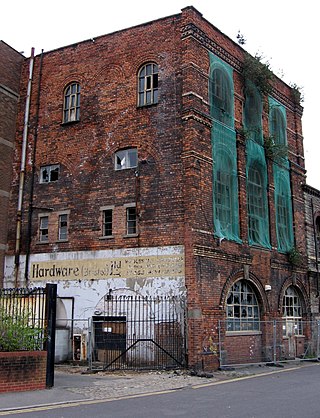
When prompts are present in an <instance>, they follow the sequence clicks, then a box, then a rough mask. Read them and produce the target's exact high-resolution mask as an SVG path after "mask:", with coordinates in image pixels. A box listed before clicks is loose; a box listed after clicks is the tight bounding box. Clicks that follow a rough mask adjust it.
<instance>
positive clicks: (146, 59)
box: [134, 53, 159, 77]
mask: <svg viewBox="0 0 320 418" xmlns="http://www.w3.org/2000/svg"><path fill="white" fill-rule="evenodd" d="M150 62H152V63H153V64H157V65H159V55H157V54H150V53H149V54H144V55H142V56H140V57H139V59H138V60H136V62H135V64H134V67H135V74H136V77H138V74H139V71H140V68H141V67H142V66H143V65H145V64H149V63H150Z"/></svg>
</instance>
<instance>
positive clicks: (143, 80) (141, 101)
mask: <svg viewBox="0 0 320 418" xmlns="http://www.w3.org/2000/svg"><path fill="white" fill-rule="evenodd" d="M158 71H159V70H158V65H157V64H154V63H148V64H146V65H144V66H143V67H142V68H141V69H140V71H139V76H138V105H139V106H147V105H151V104H155V103H158V84H159V83H158Z"/></svg>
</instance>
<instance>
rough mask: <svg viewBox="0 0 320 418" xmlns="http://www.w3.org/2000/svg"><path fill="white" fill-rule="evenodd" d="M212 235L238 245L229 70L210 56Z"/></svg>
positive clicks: (235, 161) (231, 92) (235, 155)
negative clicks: (212, 163) (213, 231)
mask: <svg viewBox="0 0 320 418" xmlns="http://www.w3.org/2000/svg"><path fill="white" fill-rule="evenodd" d="M209 56H210V89H209V91H210V95H209V96H210V109H211V116H212V118H213V126H212V129H211V141H212V157H213V161H214V166H213V208H214V229H215V235H216V236H217V237H219V238H220V239H222V238H226V239H230V240H234V241H237V242H240V241H241V240H240V238H239V206H238V179H237V149H236V132H235V130H234V117H233V74H232V68H231V67H229V66H228V65H227V64H226V63H224V62H223V61H221V60H220V59H219V58H218V57H216V56H215V55H213V54H212V53H210V52H209Z"/></svg>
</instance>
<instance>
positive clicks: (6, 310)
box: [0, 287, 46, 351]
mask: <svg viewBox="0 0 320 418" xmlns="http://www.w3.org/2000/svg"><path fill="white" fill-rule="evenodd" d="M45 339H46V289H45V288H40V287H39V288H33V289H28V288H15V289H0V351H18V350H19V351H20V350H27V351H33V350H42V349H43V348H44V344H45Z"/></svg>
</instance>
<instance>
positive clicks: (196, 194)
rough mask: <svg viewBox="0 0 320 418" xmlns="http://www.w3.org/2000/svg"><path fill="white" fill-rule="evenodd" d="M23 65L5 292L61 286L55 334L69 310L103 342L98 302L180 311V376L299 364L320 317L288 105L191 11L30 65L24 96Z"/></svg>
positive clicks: (297, 115) (294, 121)
mask: <svg viewBox="0 0 320 418" xmlns="http://www.w3.org/2000/svg"><path fill="white" fill-rule="evenodd" d="M33 61H34V63H33V73H32V89H31V90H32V94H31V101H30V116H29V124H28V126H29V133H28V135H27V139H26V143H25V144H23V143H22V137H23V135H22V133H23V129H24V107H23V101H21V108H20V109H19V115H18V128H17V135H16V144H17V148H16V160H15V165H14V177H13V185H12V199H11V206H10V216H11V219H12V222H11V224H10V225H11V229H10V234H9V251H8V253H7V258H6V270H5V276H6V279H5V280H6V285H7V286H24V285H29V286H35V285H40V284H43V283H45V282H47V281H53V282H56V283H58V294H59V297H60V305H59V313H58V316H59V318H60V319H59V320H60V322H61V328H63V327H64V326H65V327H66V329H65V330H64V331H66V332H67V333H68V332H70V330H69V329H68V330H67V326H66V322H64V319H65V318H71V311H74V317H75V318H77V319H83V320H84V321H85V320H87V319H88V318H93V317H97V316H99V315H102V317H103V319H104V320H105V321H106V325H105V332H110V329H111V328H112V327H110V321H111V318H112V321H115V320H116V319H115V317H116V315H115V313H114V312H113V311H109V312H107V311H106V308H105V303H106V301H107V300H109V299H110V297H111V296H114V297H115V296H123V295H125V296H127V297H131V296H133V297H135V296H137V295H139V296H158V297H163V296H168V295H170V296H176V297H179V298H183V297H185V296H187V332H186V335H187V352H188V365H189V366H190V367H195V368H207V369H210V368H214V367H216V366H217V364H218V359H219V360H220V363H223V364H231V363H235V362H248V361H265V360H268V361H270V360H273V359H275V358H276V357H275V356H276V355H279V356H281V358H293V357H296V356H300V355H303V353H305V350H306V347H307V346H309V345H310V341H311V334H310V326H309V321H310V319H312V315H313V314H316V313H317V312H318V303H317V299H316V291H317V287H316V282H315V280H311V281H309V280H308V274H307V272H308V266H307V256H306V236H305V229H304V219H305V218H304V198H303V186H304V184H305V169H304V157H303V137H302V128H301V117H302V107H301V106H300V104H299V100H297V95H296V93H297V91H296V90H295V89H293V88H291V87H289V86H288V85H286V84H285V83H284V82H282V81H281V80H280V79H278V78H276V77H275V76H272V74H271V73H270V71H269V70H268V67H267V66H263V65H261V63H260V62H259V60H257V59H253V57H251V56H250V55H249V54H247V53H246V52H245V51H244V50H243V48H242V47H241V46H240V45H238V44H236V43H234V42H233V41H232V40H231V39H229V38H228V37H227V36H226V35H224V34H223V33H221V32H220V31H219V30H218V29H217V28H216V27H214V26H213V25H212V24H211V23H210V22H208V21H207V20H205V19H204V18H203V17H202V15H201V14H200V13H199V12H198V11H197V10H195V9H194V8H193V7H187V8H185V9H183V10H182V11H181V13H179V14H177V15H174V16H169V17H166V18H163V19H159V20H156V21H152V22H149V23H146V24H143V25H139V26H136V27H132V28H129V29H124V30H122V31H118V32H115V33H112V34H109V35H105V36H100V37H97V38H95V39H91V40H87V41H83V42H80V43H77V44H74V45H70V46H66V47H64V48H60V49H57V50H54V51H51V52H47V53H44V54H41V56H36V57H34V59H33V58H32V57H31V59H30V60H28V61H27V62H26V63H25V64H24V66H23V72H22V74H23V80H24V82H23V84H22V87H21V95H22V97H25V96H26V91H27V88H28V85H27V81H28V73H29V71H30V63H32V62H33ZM260 70H262V73H263V74H264V75H265V77H264V79H261V77H260V78H259V76H258V77H257V74H261V71H260ZM80 99H81V100H80ZM24 148H25V149H26V167H25V173H26V175H25V181H24V183H23V184H24V186H23V188H22V187H21V176H20V174H19V171H20V167H21V150H23V149H24ZM19 184H20V187H19ZM21 189H22V192H21ZM19 190H20V193H21V195H20V197H21V198H23V207H22V213H21V215H22V216H21V220H20V219H18V222H17V224H18V226H17V225H16V224H15V222H14V220H15V219H16V207H17V200H18V196H19ZM20 226H21V228H20ZM20 230H21V234H20V232H19V231H20ZM17 231H18V232H17ZM15 249H16V250H15ZM70 300H71V301H72V303H69V302H70ZM119 315H120V313H119ZM128 315H129V313H128V311H125V309H124V310H123V311H122V313H121V315H120V316H121V317H122V318H124V319H123V321H124V322H125V321H126V317H127V316H128ZM275 320H277V321H279V322H277V324H278V325H277V330H278V331H279V332H277V334H276V347H275V346H274V342H275V338H273V336H272V330H274V324H275V323H274V322H273V321H275ZM108 321H109V322H108ZM63 324H64V325H63ZM83 328H84V327H83ZM74 329H75V328H73V330H72V332H74ZM77 330H78V331H77V332H79V335H80V334H81V333H82V334H85V332H84V331H83V329H81V326H80V325H79V327H78V328H77ZM108 330H109V331H108ZM64 331H63V332H64ZM61 332H62V330H61ZM123 332H124V331H122V333H123ZM63 335H65V334H63ZM68 335H69V334H68ZM81 338H82V337H81ZM85 338H86V337H84V341H85ZM58 340H59V338H58ZM62 340H63V338H62ZM275 350H276V351H275ZM277 359H278V358H277Z"/></svg>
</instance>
